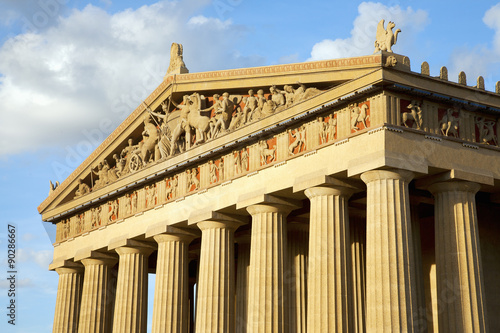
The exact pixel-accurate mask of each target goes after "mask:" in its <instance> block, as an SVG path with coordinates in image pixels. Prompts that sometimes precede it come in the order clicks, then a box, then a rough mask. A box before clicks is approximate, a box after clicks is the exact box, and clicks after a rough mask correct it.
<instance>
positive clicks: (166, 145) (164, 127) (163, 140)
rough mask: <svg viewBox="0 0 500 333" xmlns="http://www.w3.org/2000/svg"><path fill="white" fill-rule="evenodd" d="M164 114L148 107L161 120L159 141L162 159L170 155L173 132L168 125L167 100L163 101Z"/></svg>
mask: <svg viewBox="0 0 500 333" xmlns="http://www.w3.org/2000/svg"><path fill="white" fill-rule="evenodd" d="M161 107H162V110H163V112H164V114H161V113H158V112H154V111H152V110H151V109H150V108H147V110H148V112H149V113H150V114H152V115H154V116H156V117H157V118H158V119H159V122H160V138H159V141H158V149H159V150H160V154H161V159H162V160H164V159H166V158H167V157H168V156H169V155H170V149H171V146H172V144H171V141H170V140H171V138H172V132H171V130H170V127H168V124H167V121H168V106H167V104H166V103H165V102H162V103H161Z"/></svg>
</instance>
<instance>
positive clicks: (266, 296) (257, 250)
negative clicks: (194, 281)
mask: <svg viewBox="0 0 500 333" xmlns="http://www.w3.org/2000/svg"><path fill="white" fill-rule="evenodd" d="M247 211H248V212H249V213H250V214H251V215H252V238H251V244H250V275H249V280H248V290H249V295H248V324H247V332H248V333H254V332H274V333H281V332H288V304H287V298H288V290H286V289H285V280H284V278H285V276H284V275H285V270H286V265H287V255H286V254H287V253H286V252H287V224H286V216H287V215H288V213H289V212H290V210H289V209H287V207H284V206H279V205H270V204H257V205H252V206H249V207H247Z"/></svg>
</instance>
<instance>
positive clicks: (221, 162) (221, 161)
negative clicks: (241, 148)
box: [218, 158, 224, 181]
mask: <svg viewBox="0 0 500 333" xmlns="http://www.w3.org/2000/svg"><path fill="white" fill-rule="evenodd" d="M218 171H219V180H221V181H222V180H224V158H221V159H220V161H219V167H218Z"/></svg>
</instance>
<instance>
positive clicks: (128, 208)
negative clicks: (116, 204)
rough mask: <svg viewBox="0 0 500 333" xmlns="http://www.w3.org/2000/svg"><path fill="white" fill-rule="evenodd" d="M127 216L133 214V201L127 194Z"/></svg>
mask: <svg viewBox="0 0 500 333" xmlns="http://www.w3.org/2000/svg"><path fill="white" fill-rule="evenodd" d="M124 206H125V216H128V215H130V214H132V199H131V198H130V193H127V194H125V201H124Z"/></svg>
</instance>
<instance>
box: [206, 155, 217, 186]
mask: <svg viewBox="0 0 500 333" xmlns="http://www.w3.org/2000/svg"><path fill="white" fill-rule="evenodd" d="M208 173H209V175H210V184H214V183H217V181H218V178H217V165H215V163H214V161H212V160H210V161H209V162H208Z"/></svg>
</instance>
